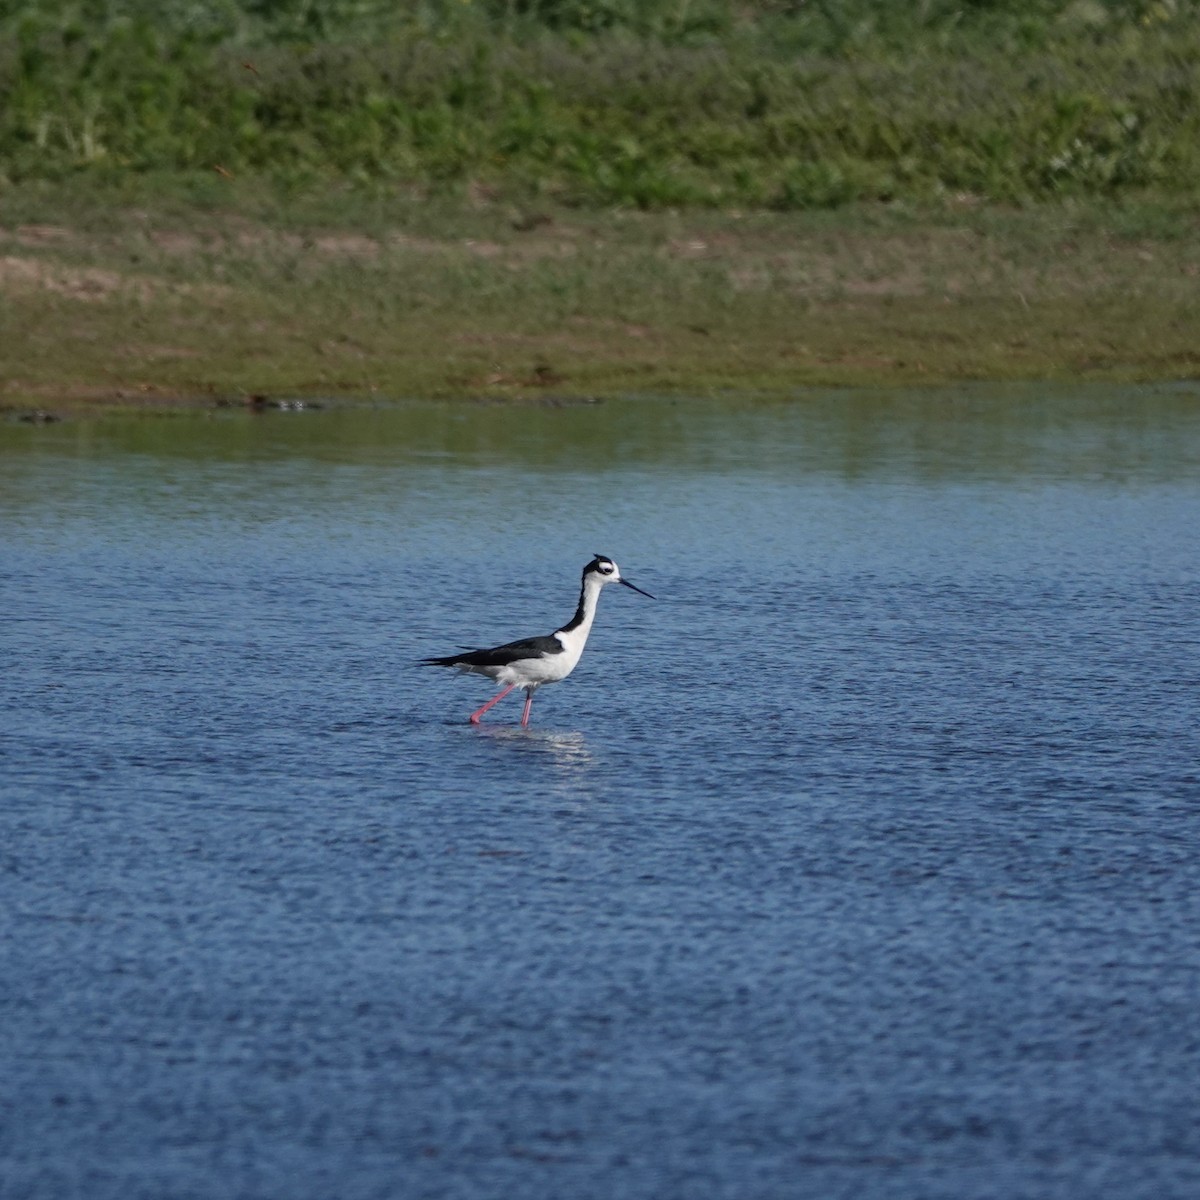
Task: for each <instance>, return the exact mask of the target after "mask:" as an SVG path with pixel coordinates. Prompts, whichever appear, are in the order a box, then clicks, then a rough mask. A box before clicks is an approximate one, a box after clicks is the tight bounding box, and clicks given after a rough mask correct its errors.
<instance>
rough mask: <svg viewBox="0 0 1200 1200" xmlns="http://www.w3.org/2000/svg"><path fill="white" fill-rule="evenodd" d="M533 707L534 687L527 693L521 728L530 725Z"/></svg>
mask: <svg viewBox="0 0 1200 1200" xmlns="http://www.w3.org/2000/svg"><path fill="white" fill-rule="evenodd" d="M532 707H533V688H530V689H529V691H527V692H526V693H525V711H524V712H523V713H522V714H521V728H522V729H526V728H528V726H529V710H530V709H531V708H532Z"/></svg>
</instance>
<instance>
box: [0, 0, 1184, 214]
mask: <svg viewBox="0 0 1200 1200" xmlns="http://www.w3.org/2000/svg"><path fill="white" fill-rule="evenodd" d="M1198 15H1200V8H1198V6H1197V4H1196V3H1195V0H1070V2H1066V0H1009V2H1004V0H920V2H914V3H911V4H909V3H906V4H897V3H895V0H743V2H742V3H730V2H728V0H419V2H416V3H404V4H397V3H395V2H394V0H323V2H321V3H314V2H313V0H225V2H224V3H213V4H208V5H196V4H193V3H185V2H184V0H118V2H115V3H102V2H100V0H76V2H66V0H37V2H36V3H35V2H33V0H0V186H3V184H4V183H5V182H8V183H10V184H12V183H22V182H28V181H31V180H39V179H41V180H62V179H64V178H67V177H70V176H73V175H77V174H79V173H85V174H86V175H88V176H92V177H96V176H99V177H104V178H106V179H109V180H111V179H112V177H113V176H122V175H128V174H130V173H137V174H141V175H152V174H154V173H179V172H184V173H186V172H214V173H217V174H218V175H221V173H224V174H226V175H238V176H241V175H245V174H254V175H258V176H265V177H268V178H270V179H272V180H274V181H276V182H282V183H284V184H286V185H289V186H293V187H305V186H310V185H313V184H320V183H328V182H330V181H347V180H348V181H350V182H351V183H352V184H354V185H356V186H358V187H363V188H367V189H379V188H382V189H388V188H395V187H398V186H417V187H420V188H422V189H430V190H440V189H446V188H450V189H455V188H462V187H464V186H465V185H468V184H469V185H473V186H474V187H476V188H482V189H485V191H487V192H489V193H491V194H495V195H500V196H506V197H510V198H520V197H525V198H528V197H530V196H540V197H542V198H544V199H546V200H550V201H556V202H561V203H566V204H575V205H613V204H617V205H628V206H636V207H641V208H664V207H680V206H716V207H736V206H742V207H756V208H770V209H777V210H791V209H809V208H830V207H837V206H841V205H844V204H848V203H851V202H856V201H878V200H904V201H909V202H916V203H928V202H931V201H933V202H937V201H939V200H940V199H942V198H945V197H953V196H960V195H966V196H968V197H971V198H974V199H979V200H984V201H993V202H1000V203H1029V202H1035V201H1042V200H1046V199H1051V198H1058V197H1063V196H1080V195H1087V196H1093V197H1094V196H1107V197H1110V198H1112V197H1123V196H1133V195H1142V196H1144V195H1147V194H1149V195H1152V196H1155V197H1157V198H1158V199H1159V200H1160V201H1163V200H1166V201H1169V200H1171V199H1172V198H1175V199H1182V198H1186V197H1189V196H1194V195H1195V194H1197V192H1198V190H1200V96H1198V93H1200V21H1198V20H1197V16H1198Z"/></svg>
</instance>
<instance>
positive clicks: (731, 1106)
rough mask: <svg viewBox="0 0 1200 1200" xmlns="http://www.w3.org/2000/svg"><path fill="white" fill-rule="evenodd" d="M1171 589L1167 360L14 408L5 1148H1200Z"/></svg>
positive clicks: (186, 1152)
mask: <svg viewBox="0 0 1200 1200" xmlns="http://www.w3.org/2000/svg"><path fill="white" fill-rule="evenodd" d="M597 551H598V552H602V553H604V554H608V555H611V556H612V557H613V558H615V559H616V560H617V561H618V562H619V563H620V564H621V567H622V569H623V571H624V572H625V573H626V574H627V575H628V576H629V578H630V579H632V580H633V581H634V582H635V583H637V584H638V585H639V586H641V587H643V588H645V589H646V590H648V591H651V592H653V593H655V595H656V596H657V597H658V599H657V600H654V601H652V600H648V599H645V598H644V597H641V596H638V595H635V594H634V593H632V592H629V591H627V590H626V589H621V588H618V589H610V590H609V591H607V592H606V593H605V595H604V597H603V600H602V602H601V608H600V614H599V618H598V621H597V624H596V628H595V631H594V633H593V635H592V640H591V642H590V644H589V645H588V648H587V652H586V653H585V655H584V658H583V661H582V663H581V665H580V667H579V669H578V670H577V671H576V673H575V674H574V675H573V676H572V677H571V678H570V679H569V680H567V681H566V682H564V683H562V684H560V685H557V686H555V687H551V688H547V689H545V690H543V691H542V692H540V693H539V694H538V696H537V699H536V701H535V703H534V707H533V724H532V727H531V728H530V729H529V730H526V731H523V730H521V729H519V728H518V727H517V722H518V720H519V717H520V709H521V705H520V702H519V700H518V699H517V698H516V695H515V694H514V696H513V697H510V698H509V699H508V700H506V701H504V702H503V703H502V704H501V705H499V706H498V707H497V708H495V709H493V710H492V711H491V712H490V713H489V714H488V717H487V718H486V719H485V724H484V725H483V726H481V727H479V728H474V727H471V726H469V725H468V724H467V723H466V721H465V718H466V715H467V713H468V712H470V711H471V709H473V708H475V707H477V706H478V705H479V704H481V703H482V702H483V700H484V699H486V698H487V696H488V695H489V689H490V685H489V684H488V683H487V682H486V681H483V680H478V679H471V678H459V677H456V676H454V675H452V674H451V673H448V672H447V673H443V672H438V671H434V670H431V669H429V668H422V667H419V666H417V665H415V662H416V660H417V659H419V658H420V657H422V656H424V655H427V654H437V653H447V652H450V651H452V650H454V649H456V648H457V647H459V646H461V645H464V644H465V645H487V644H491V643H494V642H501V641H506V640H508V639H510V638H513V637H516V636H523V635H528V634H540V633H547V632H549V631H550V630H551V629H552V628H554V627H555V626H557V625H560V624H562V623H563V622H564V621H565V620H566V619H567V618H568V617H569V616H570V614H571V612H572V610H573V608H574V604H575V600H576V597H577V593H578V577H579V572H580V569H581V568H582V566H583V565H584V563H585V562H586V561H588V559H589V558H590V557H591V555H592V553H593V552H597ZM1198 584H1200V400H1198V399H1197V394H1196V392H1195V391H1194V389H1193V390H1191V391H1189V390H1187V389H1163V390H1157V391H1155V390H1143V391H1136V390H1135V391H1127V392H1119V391H1105V392H1099V391H1091V392H1086V391H1085V392H1077V393H1061V394H1044V393H1041V392H1038V391H1036V390H1025V391H1010V392H999V391H977V392H945V393H940V394H936V395H924V396H920V395H901V396H892V397H879V396H871V395H857V394H841V395H833V396H814V397H810V398H807V399H803V400H800V401H798V402H796V403H794V404H789V405H780V404H770V405H767V404H751V403H741V404H735V403H732V402H729V403H715V402H695V403H682V402H681V403H671V402H666V401H655V400H646V401H636V402H635V401H629V402H621V403H609V404H604V405H583V406H578V407H570V406H564V407H555V406H553V405H548V406H544V407H519V408H505V407H479V406H471V407H467V408H452V407H439V406H435V405H414V406H410V407H407V408H402V409H393V410H379V411H376V410H369V409H332V410H327V411H320V412H300V413H275V414H264V415H251V414H244V415H243V414H240V413H239V414H224V415H219V416H213V415H199V414H198V415H188V416H174V417H144V418H138V419H131V418H112V419H106V420H100V421H74V422H64V423H62V424H59V425H53V426H47V427H27V426H22V425H18V424H14V423H11V422H10V423H6V424H3V425H0V588H2V592H3V607H2V609H0V612H2V614H3V633H2V639H0V655H2V663H0V665H2V677H0V787H2V803H0V921H2V922H3V938H2V939H0V1194H2V1195H3V1196H4V1197H5V1200H16V1198H18V1197H36V1198H38V1200H41V1198H43V1197H45V1198H54V1200H74V1198H76V1197H78V1198H81V1200H82V1198H87V1200H108V1198H110V1197H111V1198H118V1197H119V1198H121V1200H135V1198H140V1197H145V1198H147V1200H151V1198H152V1200H167V1198H175V1197H179V1198H184V1197H186V1198H189V1200H195V1198H203V1200H208V1198H210V1197H211V1198H213V1200H218V1198H220V1200H230V1198H241V1197H255V1198H270V1200H275V1198H279V1200H310V1198H311V1200H332V1198H345V1200H359V1198H365V1197H379V1198H381V1200H384V1198H392V1197H405V1198H408V1197H443V1196H444V1197H453V1198H456V1200H457V1198H460V1197H461V1198H463V1200H473V1198H476V1197H487V1198H505V1200H522V1198H526V1197H529V1198H537V1200H551V1198H555V1200H557V1198H579V1200H587V1198H589V1197H639V1198H642V1197H644V1198H647V1200H649V1198H653V1200H675V1198H679V1200H704V1198H706V1197H729V1198H731V1200H734V1198H736V1200H754V1198H766V1197H771V1198H774V1197H780V1198H785V1197H789V1198H790V1197H799V1196H806V1197H808V1196H810V1197H816V1198H821V1200H824V1198H835V1197H847V1198H855V1200H862V1198H880V1200H909V1198H912V1200H917V1198H922V1200H923V1198H929V1197H945V1198H947V1200H949V1198H955V1200H969V1198H974V1197H980V1198H982V1197H996V1198H998V1200H1014V1198H1019V1197H1072V1198H1074V1197H1078V1198H1080V1200H1092V1198H1094V1197H1097V1196H1119V1197H1122V1200H1134V1198H1138V1197H1147V1198H1150V1197H1155V1198H1162V1197H1193V1196H1196V1195H1197V1194H1200V1122H1198V1121H1197V1115H1196V1114H1197V1107H1196V1106H1197V1086H1198V1085H1197V1080H1200V828H1198V822H1200V773H1198V772H1200V768H1198V765H1197V764H1198V759H1200V733H1198V729H1200V656H1198V650H1200V645H1198V643H1200V603H1198V601H1200V587H1198Z"/></svg>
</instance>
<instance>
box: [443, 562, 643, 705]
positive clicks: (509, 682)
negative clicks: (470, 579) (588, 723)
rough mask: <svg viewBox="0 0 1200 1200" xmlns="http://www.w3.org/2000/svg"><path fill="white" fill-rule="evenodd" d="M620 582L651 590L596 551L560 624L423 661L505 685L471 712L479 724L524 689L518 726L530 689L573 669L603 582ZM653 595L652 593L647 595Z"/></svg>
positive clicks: (639, 590)
mask: <svg viewBox="0 0 1200 1200" xmlns="http://www.w3.org/2000/svg"><path fill="white" fill-rule="evenodd" d="M609 583H620V584H623V585H624V586H625V587H627V588H633V590H634V591H635V592H641V594H642V595H643V596H650V593H649V592H643V591H642V589H641V588H640V587H634V585H633V584H632V583H630V582H629V580H628V579H622V578H621V571H620V569H619V568H618V566H617V564H616V563H615V562H613V560H612V559H611V558H606V557H605V556H604V555H603V554H597V555H596V557H595V558H593V559H592V561H591V562H590V563H588V565H587V566H586V567H584V568H583V587H582V588H581V590H580V592H579V607H578V608H577V609H576V610H575V615H574V616H573V617H572V618H571V619H570V620H569V621H568V622H567V623H566V624H565V625H564V626H563V627H562V628H561V629H556V630H555V631H554V632H553V633H552V634H550V635H549V636H548V637H531V638H522V639H521V640H520V641H517V642H508V643H506V644H505V645H503V646H494V647H493V648H492V649H491V650H467V651H465V652H464V653H462V654H447V655H446V656H445V658H424V659H422V660H421V662H422V663H423V664H425V665H427V666H431V667H454V668H455V669H456V670H459V671H466V672H469V673H471V674H474V675H486V676H487V677H488V678H489V679H494V680H495V681H496V682H497V683H501V684H503V685H504V688H503V690H502V691H500V692H497V693H496V695H494V696H493V697H492V698H491V699H490V700H489V701H488V702H487V703H486V704H485V705H484V706H483V707H482V708H477V709H476V710H475V711H474V712H473V713H472V714H471V724H472V725H478V724H479V722H480V720H481V719H482V717H483V714H484V713H485V712H487V710H488V709H489V708H491V707H492V705H493V704H498V703H499V702H500V701H501V700H503V699H504V697H505V696H507V695H508V693H509V692H511V691H512V690H513V688H516V687H521V688H524V689H525V711H524V712H523V713H522V714H521V724H522V726H527V725H528V724H529V710H530V709H531V708H532V707H533V693H534V692H536V691H537V689H538V688H540V687H541V686H542V685H543V684H547V683H557V682H558V681H559V680H560V679H566V677H567V676H568V675H570V673H571V672H572V671H573V670H575V667H576V665H577V664H578V662H579V659H580V656H581V655H582V654H583V647H584V646H585V645H586V644H587V640H588V634H589V633H591V631H592V622H593V621H594V620H595V619H596V605H597V603H598V602H599V600H600V593H601V591H603V590H604V587H605V585H606V584H609ZM650 599H651V600H653V599H654V597H653V596H650Z"/></svg>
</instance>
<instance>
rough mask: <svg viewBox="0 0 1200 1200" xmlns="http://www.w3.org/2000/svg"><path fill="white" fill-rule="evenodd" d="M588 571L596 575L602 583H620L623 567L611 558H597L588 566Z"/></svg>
mask: <svg viewBox="0 0 1200 1200" xmlns="http://www.w3.org/2000/svg"><path fill="white" fill-rule="evenodd" d="M588 572H589V573H590V574H592V575H594V576H595V577H596V578H597V579H598V580H599V581H600V582H601V583H620V582H621V569H620V567H618V566H617V564H616V563H615V562H613V560H612V559H611V558H599V557H598V558H597V559H596V561H595V562H593V563H592V564H591V565H590V566H589V567H588Z"/></svg>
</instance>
